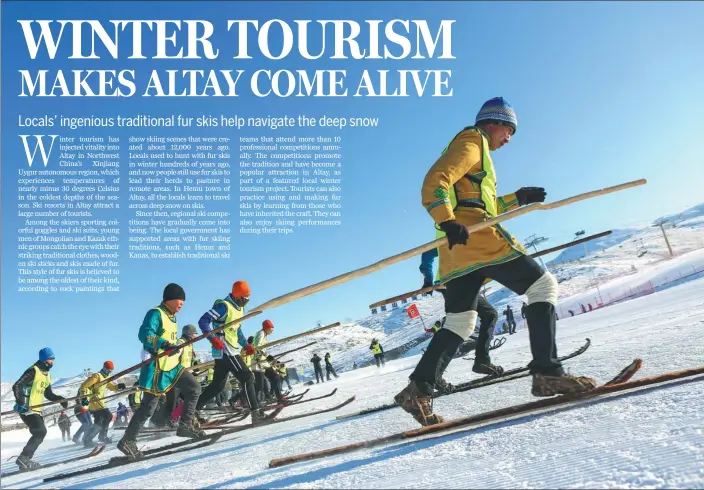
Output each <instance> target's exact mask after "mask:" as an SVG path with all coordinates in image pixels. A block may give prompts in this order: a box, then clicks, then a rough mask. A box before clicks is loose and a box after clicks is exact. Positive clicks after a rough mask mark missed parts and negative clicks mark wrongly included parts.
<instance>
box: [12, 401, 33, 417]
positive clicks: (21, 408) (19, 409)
mask: <svg viewBox="0 0 704 490" xmlns="http://www.w3.org/2000/svg"><path fill="white" fill-rule="evenodd" d="M12 410H14V411H15V412H17V413H20V414H23V413H27V412H29V407H28V406H27V405H25V404H24V403H23V404H21V405H20V404H19V403H15V406H14V407H12Z"/></svg>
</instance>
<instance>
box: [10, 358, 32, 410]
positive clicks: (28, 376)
mask: <svg viewBox="0 0 704 490" xmlns="http://www.w3.org/2000/svg"><path fill="white" fill-rule="evenodd" d="M33 381H34V366H32V367H31V368H29V369H27V370H26V371H25V372H24V374H22V376H20V379H18V380H17V381H16V382H15V384H13V385H12V393H13V394H14V395H15V401H16V402H17V405H24V404H25V403H26V402H27V397H26V396H25V395H24V391H22V388H23V387H24V386H31V385H32V382H33Z"/></svg>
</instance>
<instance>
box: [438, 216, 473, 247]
mask: <svg viewBox="0 0 704 490" xmlns="http://www.w3.org/2000/svg"><path fill="white" fill-rule="evenodd" d="M440 229H441V230H442V231H444V232H445V234H446V235H447V241H448V242H449V244H450V250H452V247H454V246H455V245H467V240H468V239H469V230H468V229H467V227H466V226H465V225H463V224H462V223H460V222H459V221H457V220H454V219H451V220H449V221H444V222H442V223H440Z"/></svg>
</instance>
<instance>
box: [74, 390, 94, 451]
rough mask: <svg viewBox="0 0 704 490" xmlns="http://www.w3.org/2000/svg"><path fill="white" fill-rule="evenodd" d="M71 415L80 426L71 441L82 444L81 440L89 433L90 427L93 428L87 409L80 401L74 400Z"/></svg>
mask: <svg viewBox="0 0 704 490" xmlns="http://www.w3.org/2000/svg"><path fill="white" fill-rule="evenodd" d="M73 414H74V415H75V416H76V420H78V422H79V423H80V424H81V426H80V427H79V428H78V430H77V431H76V433H75V434H74V436H73V438H72V439H71V440H72V441H73V442H74V443H76V444H82V442H81V438H82V436H85V435H86V434H87V433H88V432H90V429H91V427H93V421H92V420H91V418H90V414H89V413H88V409H86V407H85V406H83V404H82V403H81V401H80V400H76V403H75V407H73Z"/></svg>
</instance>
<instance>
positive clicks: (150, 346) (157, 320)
mask: <svg viewBox="0 0 704 490" xmlns="http://www.w3.org/2000/svg"><path fill="white" fill-rule="evenodd" d="M159 330H161V314H160V313H159V312H158V311H157V310H149V311H148V312H147V314H146V315H145V316H144V321H143V322H142V326H141V327H139V334H137V337H138V338H139V341H140V342H142V346H143V347H144V350H146V351H147V352H149V353H150V354H156V352H157V350H159V349H163V347H164V343H166V341H165V340H164V339H162V338H161V337H160V336H159Z"/></svg>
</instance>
